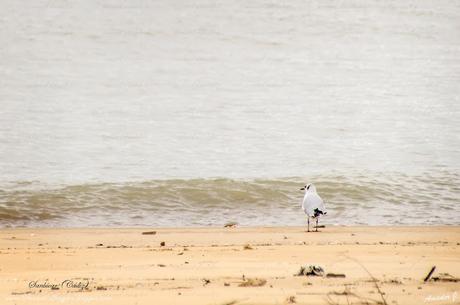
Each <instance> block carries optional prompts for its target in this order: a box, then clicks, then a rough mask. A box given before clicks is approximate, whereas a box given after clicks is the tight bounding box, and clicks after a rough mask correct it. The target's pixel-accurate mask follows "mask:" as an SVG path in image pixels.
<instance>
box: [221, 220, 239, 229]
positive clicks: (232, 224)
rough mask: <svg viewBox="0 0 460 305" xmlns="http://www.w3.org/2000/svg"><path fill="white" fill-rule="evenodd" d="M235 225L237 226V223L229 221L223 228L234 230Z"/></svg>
mask: <svg viewBox="0 0 460 305" xmlns="http://www.w3.org/2000/svg"><path fill="white" fill-rule="evenodd" d="M237 225H238V223H237V222H234V221H230V222H227V223H226V224H224V228H235V227H236V226H237Z"/></svg>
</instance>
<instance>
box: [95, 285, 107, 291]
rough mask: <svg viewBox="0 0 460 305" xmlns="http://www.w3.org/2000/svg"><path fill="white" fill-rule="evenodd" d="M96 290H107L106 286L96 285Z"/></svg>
mask: <svg viewBox="0 0 460 305" xmlns="http://www.w3.org/2000/svg"><path fill="white" fill-rule="evenodd" d="M96 290H107V288H105V287H104V286H97V287H96Z"/></svg>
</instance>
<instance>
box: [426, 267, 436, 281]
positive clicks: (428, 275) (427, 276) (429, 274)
mask: <svg viewBox="0 0 460 305" xmlns="http://www.w3.org/2000/svg"><path fill="white" fill-rule="evenodd" d="M435 269H436V266H433V267H432V268H431V270H430V272H428V274H427V275H426V276H425V279H424V280H423V281H424V282H426V281H428V280H429V279H430V277H431V276H432V275H433V272H434V270H435Z"/></svg>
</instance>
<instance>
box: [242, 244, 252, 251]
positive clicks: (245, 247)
mask: <svg viewBox="0 0 460 305" xmlns="http://www.w3.org/2000/svg"><path fill="white" fill-rule="evenodd" d="M252 249H254V248H253V247H251V245H250V244H246V245H244V250H252Z"/></svg>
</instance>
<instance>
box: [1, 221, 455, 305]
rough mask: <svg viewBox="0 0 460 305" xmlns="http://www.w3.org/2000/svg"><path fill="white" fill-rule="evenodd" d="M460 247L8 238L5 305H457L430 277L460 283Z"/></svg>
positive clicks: (305, 240) (250, 232)
mask: <svg viewBox="0 0 460 305" xmlns="http://www.w3.org/2000/svg"><path fill="white" fill-rule="evenodd" d="M145 231H156V234H147V235H144V234H142V232H145ZM162 242H164V243H165V245H164V246H161V243H162ZM459 242H460V227H328V228H324V229H321V232H318V233H306V232H305V228H296V227H279V228H183V229H178V228H174V229H152V228H129V229H4V230H2V231H1V232H0V281H1V282H0V283H1V284H0V304H47V305H48V304H63V303H65V304H111V305H117V304H120V305H122V304H123V305H127V304H205V305H206V304H288V303H294V302H295V303H297V304H385V302H386V303H387V304H455V303H459V302H460V295H458V296H457V294H460V282H455V280H452V281H433V280H430V281H428V282H426V283H425V282H424V281H423V278H424V277H425V276H426V275H427V273H428V271H429V270H430V269H431V267H432V266H436V270H435V272H434V273H433V277H439V276H440V274H441V273H449V274H450V275H452V276H454V277H460V243H459ZM304 265H317V266H321V267H322V268H323V269H324V270H325V273H340V274H345V276H346V277H345V278H328V277H320V276H294V274H295V273H297V272H298V271H299V269H300V267H301V266H304ZM66 280H69V281H71V282H69V281H67V282H65V281H66ZM34 282H35V283H34ZM63 282H64V285H62V283H63ZM67 283H73V285H75V286H79V285H80V286H79V287H67ZM79 283H80V284H79ZM30 285H31V286H34V285H35V287H32V288H30V287H29V286H30ZM40 285H42V286H43V285H44V286H46V287H41V288H40V287H37V286H40ZM51 285H55V288H54V289H51V288H50V287H49V286H51ZM254 285H261V286H256V287H253V286H254ZM379 290H380V292H379Z"/></svg>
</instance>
